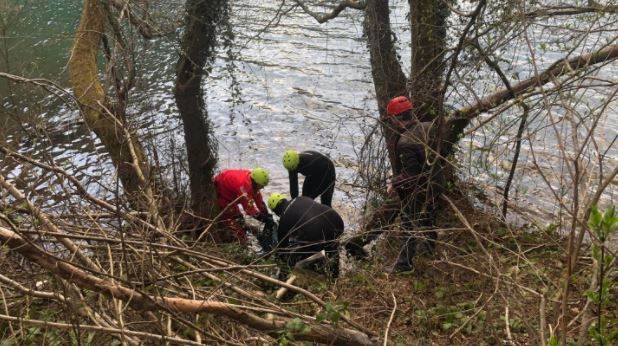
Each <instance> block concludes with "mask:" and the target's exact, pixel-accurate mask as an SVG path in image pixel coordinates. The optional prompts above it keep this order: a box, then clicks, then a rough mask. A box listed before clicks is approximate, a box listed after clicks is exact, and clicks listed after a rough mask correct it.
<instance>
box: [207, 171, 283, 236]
mask: <svg viewBox="0 0 618 346" xmlns="http://www.w3.org/2000/svg"><path fill="white" fill-rule="evenodd" d="M213 181H214V183H215V187H216V190H217V202H218V204H219V208H221V210H222V211H223V213H222V221H223V223H224V224H225V226H226V227H227V228H228V229H229V230H230V231H232V233H233V235H234V236H235V237H236V239H238V241H240V243H241V244H246V242H247V231H248V230H249V228H248V227H247V226H246V225H245V222H244V218H243V216H242V214H241V212H240V209H239V208H238V205H239V204H240V205H242V207H243V210H244V212H245V213H246V214H247V215H249V216H251V217H253V218H255V219H256V220H258V221H261V222H263V223H264V224H265V225H266V227H265V230H266V231H267V232H268V230H271V229H273V228H275V227H276V226H275V222H274V220H273V218H272V215H271V214H269V213H268V209H266V205H265V204H264V200H263V199H262V195H261V194H260V190H261V189H262V188H264V186H266V185H268V181H269V177H268V172H267V171H266V170H264V169H263V168H259V167H256V168H254V169H253V170H247V169H228V170H224V171H222V172H221V173H219V174H218V175H217V176H215V177H214V179H213ZM268 238H269V235H267V234H264V235H263V236H262V237H260V238H258V239H268ZM264 245H266V247H267V244H263V246H262V247H265V246H264Z"/></svg>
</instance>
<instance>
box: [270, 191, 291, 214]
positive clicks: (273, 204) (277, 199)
mask: <svg viewBox="0 0 618 346" xmlns="http://www.w3.org/2000/svg"><path fill="white" fill-rule="evenodd" d="M284 199H286V196H285V195H282V194H280V193H273V194H272V195H270V196H269V197H268V202H267V203H268V208H270V210H273V211H274V210H275V208H277V206H278V205H279V203H281V201H283V200H284Z"/></svg>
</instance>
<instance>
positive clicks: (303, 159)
mask: <svg viewBox="0 0 618 346" xmlns="http://www.w3.org/2000/svg"><path fill="white" fill-rule="evenodd" d="M283 166H284V167H285V169H287V170H288V174H289V178H290V195H291V196H292V199H294V198H296V197H298V173H300V174H302V175H304V176H305V182H304V183H303V193H302V195H303V196H305V197H309V198H311V199H315V198H317V197H318V196H320V202H322V204H324V205H327V206H329V207H330V206H331V203H332V200H333V193H334V191H335V180H336V174H335V165H334V164H333V161H331V160H330V159H329V158H328V156H326V155H324V154H321V153H318V152H317V151H310V150H308V151H303V152H301V153H299V152H297V151H296V150H286V152H285V153H284V154H283Z"/></svg>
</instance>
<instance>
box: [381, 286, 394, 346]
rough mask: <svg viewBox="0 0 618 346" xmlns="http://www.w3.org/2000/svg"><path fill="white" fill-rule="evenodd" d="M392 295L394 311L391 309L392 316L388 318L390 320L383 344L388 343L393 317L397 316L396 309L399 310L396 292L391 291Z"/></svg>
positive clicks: (384, 345)
mask: <svg viewBox="0 0 618 346" xmlns="http://www.w3.org/2000/svg"><path fill="white" fill-rule="evenodd" d="M391 296H392V297H393V311H391V316H390V317H389V318H388V322H387V323H386V329H385V330H384V343H382V345H383V346H386V345H388V331H389V329H390V328H391V323H393V319H394V318H395V311H397V299H396V298H395V294H394V293H393V292H391Z"/></svg>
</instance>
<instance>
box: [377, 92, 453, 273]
mask: <svg viewBox="0 0 618 346" xmlns="http://www.w3.org/2000/svg"><path fill="white" fill-rule="evenodd" d="M406 102H407V103H410V101H409V100H408V99H407V97H405V96H400V97H396V98H394V99H393V100H391V103H390V104H389V105H392V107H391V110H390V111H388V107H387V113H388V115H389V118H390V119H389V121H390V122H391V124H392V125H393V126H395V127H396V128H398V129H400V130H399V132H400V133H401V135H400V136H399V138H398V139H397V143H396V146H395V153H396V154H397V159H398V161H399V163H400V169H401V170H400V172H399V174H397V175H396V176H395V177H393V180H392V189H394V190H395V191H396V192H397V195H398V196H399V200H400V201H401V223H402V227H403V229H405V230H406V231H412V230H414V231H416V232H417V233H420V237H421V238H425V239H426V240H427V247H428V249H429V251H430V252H431V253H433V252H435V246H436V245H435V244H436V239H437V238H438V234H437V232H436V231H435V230H434V229H435V221H436V220H435V219H436V204H437V202H438V199H439V198H440V194H441V192H442V189H441V187H442V180H443V177H442V167H441V158H440V155H439V154H438V152H437V150H438V148H437V145H436V141H435V140H436V138H437V136H436V134H437V124H436V123H434V122H420V121H419V120H418V119H416V118H415V117H414V116H413V115H412V106H411V103H410V107H407V106H406V107H399V105H401V104H404V105H405V104H406ZM408 108H409V109H408ZM419 231H420V232H419ZM417 238H418V236H417V235H411V236H409V237H408V239H407V240H406V244H405V246H404V247H403V250H402V252H401V253H400V254H399V258H398V259H397V263H396V264H395V270H396V271H406V270H410V269H412V263H411V262H412V258H413V257H414V255H415V254H416V240H417Z"/></svg>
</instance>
